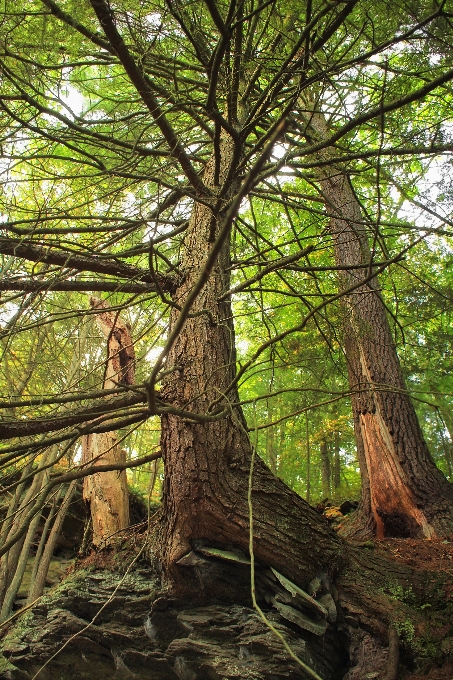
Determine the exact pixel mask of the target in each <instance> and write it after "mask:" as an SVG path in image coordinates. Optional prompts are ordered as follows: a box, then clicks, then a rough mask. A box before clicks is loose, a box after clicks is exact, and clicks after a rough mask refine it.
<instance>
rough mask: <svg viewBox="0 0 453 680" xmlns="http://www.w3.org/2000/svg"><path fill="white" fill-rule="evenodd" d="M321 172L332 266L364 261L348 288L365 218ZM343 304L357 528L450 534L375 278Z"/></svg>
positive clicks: (315, 118)
mask: <svg viewBox="0 0 453 680" xmlns="http://www.w3.org/2000/svg"><path fill="white" fill-rule="evenodd" d="M305 115H306V117H307V118H308V116H309V121H310V122H309V126H310V130H312V131H314V132H315V134H316V136H317V138H318V139H327V138H328V136H329V135H328V129H327V124H326V121H325V118H324V116H323V115H322V114H321V113H315V114H305ZM326 158H328V159H330V160H332V158H334V151H333V150H332V149H328V150H327V151H324V152H322V153H320V159H324V160H325V159H326ZM318 177H319V179H320V185H321V191H322V194H323V196H324V198H325V200H326V210H327V213H328V215H329V216H330V232H331V235H332V238H333V242H334V250H335V261H336V264H337V265H339V266H342V267H344V266H345V265H346V266H347V265H351V266H357V265H358V264H363V265H364V268H363V269H351V270H345V271H344V272H341V274H340V275H339V279H340V281H339V283H340V289H343V290H346V289H348V288H349V287H351V286H353V285H354V284H356V283H357V282H358V281H360V280H361V279H363V278H365V277H366V276H367V274H368V271H369V269H368V267H367V265H369V263H370V260H371V252H370V247H369V243H368V237H367V234H366V230H365V228H364V224H363V223H364V217H363V215H362V212H361V208H360V205H359V202H358V201H357V198H356V196H355V194H354V191H353V189H352V186H351V183H350V180H349V177H348V175H347V174H346V173H345V171H344V170H343V169H342V168H337V167H334V166H329V165H326V166H324V167H321V168H320V169H319V170H318ZM342 307H343V313H344V324H343V328H344V347H345V354H346V360H347V366H348V374H349V386H350V389H351V390H352V392H353V394H352V407H353V414H354V429H355V434H356V441H357V452H358V457H359V463H360V469H361V474H362V501H361V508H360V513H359V517H360V516H361V522H360V524H361V529H363V531H364V532H365V533H366V532H368V531H373V532H375V533H376V535H377V537H378V538H383V537H384V536H401V537H404V536H424V537H426V538H431V537H436V536H437V537H440V536H451V535H452V534H453V514H452V513H453V487H452V485H451V484H450V483H449V482H448V481H447V480H446V478H445V477H444V475H443V474H442V473H441V472H440V471H439V470H438V469H437V467H436V465H435V463H434V461H433V460H432V458H431V456H430V453H429V450H428V447H427V445H426V443H425V441H424V439H423V435H422V432H421V429H420V426H419V423H418V420H417V416H416V413H415V409H414V406H413V404H412V401H411V398H410V396H409V395H408V394H407V393H406V386H405V384H404V379H403V376H402V373H401V368H400V364H399V360H398V356H397V353H396V349H395V345H394V342H393V338H392V332H391V329H390V325H389V322H388V318H387V313H386V309H385V306H384V303H383V300H382V297H381V294H380V291H379V283H378V281H377V278H373V279H371V280H370V281H368V283H366V284H364V285H362V286H360V287H358V288H357V289H356V290H355V291H354V292H353V293H352V294H351V295H348V296H347V297H345V298H344V299H343V305H342ZM351 526H354V525H353V524H351ZM357 526H358V525H356V527H357Z"/></svg>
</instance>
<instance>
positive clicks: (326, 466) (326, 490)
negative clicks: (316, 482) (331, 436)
mask: <svg viewBox="0 0 453 680" xmlns="http://www.w3.org/2000/svg"><path fill="white" fill-rule="evenodd" d="M320 453H321V480H322V495H323V496H324V498H330V493H331V488H330V479H331V467H330V457H329V450H328V448H327V442H326V440H325V439H322V440H321V446H320Z"/></svg>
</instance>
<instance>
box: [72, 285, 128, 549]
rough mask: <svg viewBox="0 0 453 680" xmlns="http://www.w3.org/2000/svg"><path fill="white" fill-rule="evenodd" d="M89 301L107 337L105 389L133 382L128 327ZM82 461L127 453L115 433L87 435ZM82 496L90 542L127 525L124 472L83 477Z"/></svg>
mask: <svg viewBox="0 0 453 680" xmlns="http://www.w3.org/2000/svg"><path fill="white" fill-rule="evenodd" d="M90 304H91V306H92V307H93V309H96V310H99V313H98V314H97V315H96V322H97V324H98V326H99V328H100V329H101V331H102V332H103V334H104V335H105V337H106V340H107V360H106V368H105V375H104V389H112V388H115V387H118V385H132V384H133V382H134V377H135V352H134V345H133V343H132V338H131V328H130V326H129V324H127V323H124V322H123V321H122V320H121V319H120V318H119V314H118V313H115V312H111V311H108V308H109V305H108V304H107V303H105V302H104V301H103V300H99V299H98V298H95V297H92V298H90ZM82 459H83V462H84V463H88V462H91V463H92V464H93V465H108V464H117V463H125V462H126V454H125V452H124V450H123V449H122V448H121V447H120V446H119V444H118V438H117V435H116V432H104V433H99V434H89V435H86V436H84V437H83V438H82ZM83 497H84V499H85V500H86V501H88V502H89V504H90V510H91V517H92V523H93V543H94V545H96V546H101V545H102V546H105V545H108V543H109V542H110V540H111V539H112V537H113V536H114V535H115V534H117V533H118V531H121V530H122V529H126V528H127V527H128V526H129V494H128V490H127V478H126V471H125V470H123V471H121V472H118V471H112V472H100V473H96V474H94V475H91V476H90V477H86V478H85V480H84V483H83Z"/></svg>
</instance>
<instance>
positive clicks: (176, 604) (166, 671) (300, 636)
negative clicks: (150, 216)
mask: <svg viewBox="0 0 453 680" xmlns="http://www.w3.org/2000/svg"><path fill="white" fill-rule="evenodd" d="M244 566H245V565H244ZM229 568H230V567H229ZM264 576H265V580H266V578H267V580H268V582H269V584H270V586H271V585H272V583H276V582H277V585H278V587H277V590H278V592H277V595H276V597H275V598H272V597H268V599H270V600H272V599H273V604H274V605H277V606H272V603H268V605H267V608H266V617H267V618H268V620H269V621H270V622H271V624H272V625H273V627H274V628H275V629H276V630H277V631H278V632H279V633H280V634H281V635H282V636H283V637H284V639H285V640H286V641H287V643H288V644H289V646H290V648H291V649H292V651H293V652H294V653H295V654H296V655H297V656H298V657H299V658H300V659H302V660H303V661H304V663H305V664H307V665H308V666H309V667H310V668H312V669H313V670H314V671H315V672H316V673H317V674H318V675H319V676H320V677H321V678H322V679H323V680H339V679H340V678H342V677H343V676H344V674H345V672H346V670H347V651H346V647H347V636H346V634H342V633H341V625H340V628H339V624H338V622H336V623H335V624H334V625H333V624H329V625H327V624H325V625H324V626H323V630H322V634H320V631H319V630H315V631H314V632H311V631H310V626H307V625H306V626H305V627H303V626H301V625H298V624H300V623H301V621H302V619H300V620H299V619H298V618H297V616H295V615H294V613H293V608H292V604H291V603H288V597H286V599H285V597H284V595H285V593H287V592H288V591H287V590H286V588H287V587H289V586H288V583H285V582H283V583H281V582H279V581H278V578H276V577H275V576H274V575H271V574H268V575H267V576H266V575H264ZM277 577H278V574H277ZM289 583H291V582H289ZM296 596H297V598H298V599H299V601H302V600H301V597H302V596H301V595H300V593H296ZM302 599H303V598H302ZM326 599H327V600H328V599H329V598H326ZM326 599H325V600H324V603H325V604H330V602H327V603H326ZM302 604H304V603H303V602H302ZM308 604H309V605H310V606H311V608H312V610H313V609H314V608H315V607H316V605H313V603H312V602H311V603H310V602H309V603H308ZM288 608H290V609H291V616H289V615H288ZM319 608H320V610H321V608H322V605H319ZM94 617H95V619H94V622H92V620H93V618H94ZM320 620H321V619H320ZM90 622H92V623H90ZM326 628H327V630H325V629H326ZM35 677H36V679H37V680H73V679H74V678H77V680H88V679H90V680H91V679H93V678H97V679H98V680H101V679H104V678H115V680H123V679H124V680H126V679H127V678H131V679H132V678H136V680H142V679H143V680H145V679H146V680H151V679H152V680H229V679H241V680H283V679H284V678H294V680H297V678H301V679H302V678H307V675H306V674H305V673H304V671H303V670H302V669H301V667H300V665H298V664H297V663H296V662H295V661H293V660H292V659H291V658H290V657H289V655H288V654H287V652H286V651H285V649H284V647H283V644H282V642H281V641H280V640H279V639H278V637H277V636H276V635H275V633H274V632H272V631H271V630H270V628H269V627H268V626H267V625H266V623H264V622H263V621H262V619H261V618H260V617H259V615H258V614H257V613H256V612H255V611H254V610H253V609H252V608H251V607H249V606H244V605H242V604H237V603H220V602H216V601H215V600H212V601H211V602H205V603H204V606H195V605H194V604H193V603H189V602H185V601H181V600H175V599H173V598H171V597H169V596H168V595H166V594H165V593H164V592H162V591H161V587H160V583H159V578H158V576H157V575H156V573H155V572H153V571H152V570H151V569H150V568H149V566H148V565H141V566H140V568H138V567H137V568H136V570H135V571H133V572H131V573H129V574H128V575H127V576H125V577H124V576H122V575H121V574H119V573H115V572H113V573H112V572H110V571H107V570H105V569H95V568H94V569H93V568H92V569H91V570H85V571H78V572H75V573H74V574H72V575H71V576H69V577H67V578H66V580H65V581H64V582H63V583H61V584H60V585H59V586H58V587H57V588H56V589H55V590H54V591H52V593H50V594H48V595H46V596H45V597H44V598H42V600H41V601H40V602H39V603H37V604H36V605H35V606H33V607H32V608H31V609H29V610H28V611H27V612H25V613H23V614H22V615H21V616H20V617H19V618H18V620H17V621H15V622H14V625H12V626H11V627H10V629H9V630H8V631H7V632H6V635H5V637H4V639H3V644H2V656H1V657H0V678H1V679H2V680H31V679H32V678H35Z"/></svg>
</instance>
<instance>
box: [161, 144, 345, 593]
mask: <svg viewBox="0 0 453 680" xmlns="http://www.w3.org/2000/svg"><path fill="white" fill-rule="evenodd" d="M235 151H236V150H235V149H234V147H233V145H232V142H231V141H229V140H228V139H227V140H223V142H222V148H221V153H222V155H221V157H222V165H221V168H220V181H224V180H225V179H226V178H228V177H230V180H229V182H230V183H229V188H230V192H232V191H234V189H235V184H236V183H235V180H234V175H233V173H232V172H230V166H231V163H232V162H233V158H234V156H235ZM236 153H237V152H236ZM213 163H214V161H212V163H210V164H209V165H208V168H207V170H206V174H205V181H206V182H207V183H208V184H209V185H210V186H211V187H214V181H213V176H214V172H213ZM228 195H229V192H226V198H227V197H228ZM222 220H223V214H222V211H221V210H219V211H218V213H217V214H216V215H215V218H214V219H213V216H212V212H211V210H210V209H209V208H208V207H206V206H204V205H196V206H195V208H194V211H193V215H192V218H191V220H190V224H189V228H188V231H187V234H186V241H185V253H184V260H183V265H182V267H183V270H184V272H185V274H186V276H185V279H184V282H183V284H182V285H181V286H180V287H179V288H178V290H177V292H176V294H175V298H174V299H175V300H176V301H177V302H178V304H180V305H181V304H183V303H184V302H185V300H186V298H187V296H188V294H189V293H190V291H191V289H192V287H193V286H194V283H195V282H196V281H197V280H198V278H199V276H200V273H201V272H202V270H203V267H204V264H205V262H206V259H207V256H208V253H209V251H210V248H211V245H212V240H213V237H215V235H216V234H217V233H218V231H219V230H220V229H221V227H222ZM213 232H214V233H213ZM229 264H230V261H229V242H228V240H227V241H226V242H225V243H224V245H223V248H222V250H221V252H220V255H219V257H218V259H217V262H216V265H215V266H214V268H213V269H212V271H211V273H210V275H209V277H208V280H207V282H206V285H205V286H204V288H203V290H202V292H201V294H200V295H199V296H198V298H197V300H196V301H195V304H194V306H193V308H192V316H191V318H189V319H188V320H187V321H186V324H185V326H184V327H183V330H182V332H181V333H180V334H179V336H178V338H177V339H176V341H175V343H174V346H173V347H172V349H171V352H170V354H169V356H168V362H167V369H169V368H175V369H176V370H174V371H173V372H172V373H170V374H169V375H168V377H167V378H166V380H165V383H164V385H163V387H162V396H163V398H164V400H165V401H167V402H169V403H171V404H172V405H173V406H177V407H180V408H184V409H186V410H191V411H192V412H194V413H197V414H206V413H207V412H208V411H209V405H210V404H211V402H213V401H214V400H216V399H218V398H219V397H221V396H222V394H225V393H226V390H227V387H228V386H229V385H230V384H231V381H232V380H233V379H234V376H235V350H234V328H233V323H232V310H231V302H230V298H229V297H227V298H225V299H224V298H223V297H222V295H223V293H224V292H225V291H226V290H229V289H230V279H229ZM178 314H179V312H178V311H177V310H176V309H174V310H173V312H172V319H171V327H173V326H174V324H175V323H176V321H177V318H178ZM237 396H238V395H237V392H236V391H235V390H233V391H230V392H229V393H228V395H227V396H225V398H224V404H225V405H226V406H228V403H229V402H235V401H237ZM161 450H162V455H163V458H164V462H165V487H164V499H163V513H162V523H161V527H162V531H161V536H160V540H159V552H160V557H161V559H162V563H163V566H164V570H165V573H166V575H167V577H168V578H169V579H170V580H171V581H172V582H173V588H174V589H176V590H178V589H179V590H180V591H184V592H190V590H191V587H198V586H197V584H193V583H192V584H191V583H188V582H187V580H184V576H185V569H186V568H184V567H179V566H178V565H177V564H176V563H177V561H178V560H179V559H180V558H181V557H182V556H183V555H184V554H186V553H188V552H189V551H190V550H191V549H192V548H193V547H194V545H196V542H197V541H199V540H205V541H208V542H210V543H211V545H212V544H213V543H214V544H216V545H219V544H220V545H229V546H232V545H234V546H238V547H240V548H242V549H243V550H244V551H245V552H248V544H249V510H248V505H247V494H248V480H249V471H250V462H251V452H252V448H251V443H250V440H249V437H248V434H247V431H246V428H245V421H244V417H243V414H242V412H241V410H240V408H238V407H231V409H230V412H229V414H228V415H227V416H226V417H223V418H221V419H219V420H217V421H206V422H202V423H198V422H197V423H195V422H189V421H188V420H183V419H181V418H179V417H176V416H174V415H166V416H164V417H163V418H162V436H161ZM252 501H253V516H254V551H255V554H256V557H257V559H258V560H259V561H261V562H262V563H264V564H271V565H273V566H275V567H276V568H277V569H278V570H279V571H281V572H282V573H283V574H286V575H287V576H289V577H290V578H292V579H293V580H295V581H296V582H298V583H300V584H301V585H304V584H305V585H306V584H307V583H308V581H309V580H310V579H311V578H312V576H313V575H314V573H315V572H317V571H318V570H319V569H324V570H325V571H326V572H329V573H332V572H334V571H335V570H337V569H339V567H340V566H341V564H342V562H343V559H344V554H345V553H344V546H343V543H342V541H341V540H340V539H339V538H338V536H337V535H336V534H335V533H334V532H333V531H332V530H331V529H330V527H329V526H328V524H327V522H326V521H325V520H324V518H323V517H321V516H320V515H319V514H317V513H316V512H315V511H314V510H313V509H312V508H311V507H310V506H309V505H308V504H307V503H306V502H305V501H304V500H302V499H301V498H300V497H299V496H298V495H297V494H295V493H293V492H292V491H291V490H290V489H288V488H287V487H286V486H285V485H284V484H283V483H282V482H281V481H280V480H279V479H277V478H276V477H275V476H274V475H273V474H272V473H271V472H270V470H269V469H268V468H267V467H266V466H265V465H264V464H263V463H262V462H261V461H260V460H259V459H257V462H256V465H255V469H254V473H253V492H252ZM192 580H193V577H192Z"/></svg>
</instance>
